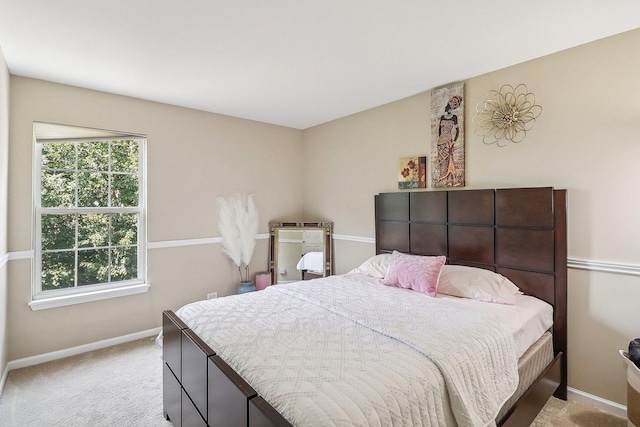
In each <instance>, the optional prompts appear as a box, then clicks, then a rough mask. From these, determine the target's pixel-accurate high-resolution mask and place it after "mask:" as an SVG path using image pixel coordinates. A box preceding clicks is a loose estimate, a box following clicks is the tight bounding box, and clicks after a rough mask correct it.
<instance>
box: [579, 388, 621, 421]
mask: <svg viewBox="0 0 640 427" xmlns="http://www.w3.org/2000/svg"><path fill="white" fill-rule="evenodd" d="M567 399H568V400H574V401H576V402H580V403H584V404H586V405H591V406H594V407H596V408H598V409H601V410H603V411H605V412H608V413H610V414H613V415H616V416H618V417H621V418H627V407H626V406H624V405H621V404H619V403H616V402H612V401H611V400H607V399H603V398H601V397H598V396H595V395H593V394H589V393H585V392H584V391H581V390H576V389H575V388H571V387H567Z"/></svg>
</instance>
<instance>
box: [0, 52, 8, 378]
mask: <svg viewBox="0 0 640 427" xmlns="http://www.w3.org/2000/svg"><path fill="white" fill-rule="evenodd" d="M8 150H9V70H8V69H7V64H6V62H5V60H4V55H3V53H2V48H0V378H1V377H2V375H3V373H4V370H5V367H6V366H7V362H8V354H9V353H8V343H7V333H8V326H7V264H6V262H3V261H2V260H4V259H6V256H7V255H8V254H7V185H8V178H9V176H8V167H9V160H8V154H9V152H8ZM0 387H2V384H0Z"/></svg>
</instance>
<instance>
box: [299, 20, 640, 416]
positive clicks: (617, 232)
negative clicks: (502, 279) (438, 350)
mask: <svg viewBox="0 0 640 427" xmlns="http://www.w3.org/2000/svg"><path fill="white" fill-rule="evenodd" d="M638 46H640V30H635V31H632V32H629V33H625V34H621V35H618V36H615V37H611V38H608V39H604V40H601V41H598V42H595V43H591V44H588V45H584V46H581V47H578V48H574V49H571V50H567V51H564V52H560V53H558V54H554V55H551V56H548V57H544V58H540V59H537V60H534V61H530V62H527V63H524V64H521V65H518V66H514V67H510V68H507V69H504V70H500V71H496V72H493V73H490V74H486V75H482V76H478V77H476V78H473V79H470V80H467V81H466V82H465V117H466V119H467V120H466V129H465V130H466V177H467V187H468V188H494V187H516V186H555V187H556V188H566V189H568V194H569V196H568V197H569V220H568V221H569V225H568V227H569V242H568V243H569V258H572V259H579V260H587V261H601V262H609V263H619V264H630V265H635V266H640V257H639V254H640V227H638V226H636V223H637V218H640V197H638V191H639V187H640V168H638V167H637V162H638V159H639V158H640V96H639V94H640V78H638V75H640V54H639V50H638ZM520 83H524V84H526V85H527V86H528V87H529V90H530V91H531V92H533V93H534V94H535V96H536V100H537V103H538V104H540V105H542V115H541V116H540V118H539V119H538V121H537V123H536V125H535V127H534V128H533V130H532V131H531V132H530V133H529V134H528V135H527V137H526V139H525V140H524V142H522V143H520V144H511V145H509V146H507V147H504V148H498V147H497V146H495V145H485V144H483V142H482V140H481V138H479V137H478V136H476V135H475V134H474V132H473V130H474V127H473V124H472V121H471V118H472V117H473V115H474V113H475V106H476V104H477V103H479V102H483V101H484V99H485V96H486V94H487V93H488V92H489V91H490V90H495V89H499V88H500V86H502V85H503V84H511V85H514V86H515V85H517V84H520ZM429 114H430V93H423V94H419V95H416V96H413V97H411V98H407V99H404V100H401V101H398V102H394V103H391V104H388V105H383V106H380V107H378V108H374V109H372V110H368V111H364V112H362V113H359V114H355V115H353V116H349V117H345V118H342V119H339V120H335V121H333V122H330V123H326V124H324V125H320V126H317V127H314V128H311V129H307V130H305V132H304V163H305V176H304V178H305V192H304V195H305V196H304V197H305V200H304V211H305V217H307V218H326V219H328V220H331V221H334V224H335V233H336V234H341V235H347V236H358V237H368V238H372V237H373V236H374V216H373V195H374V194H376V193H379V192H384V191H397V184H396V174H397V161H398V158H400V157H407V156H414V155H429V154H430V143H431V138H430V128H429ZM429 167H430V166H429ZM374 250H375V249H374V245H373V244H370V243H360V242H352V241H346V240H344V239H343V240H336V241H335V257H336V272H337V273H344V272H346V271H347V270H348V269H350V268H353V267H354V266H356V265H357V263H358V262H360V261H361V260H363V259H366V258H367V257H368V256H370V255H373V253H374ZM639 302H640V278H639V277H638V276H625V275H620V274H611V273H601V272H594V271H581V270H570V272H569V319H568V321H569V386H570V387H573V388H576V389H578V390H582V391H584V392H587V393H590V394H594V395H597V396H600V397H602V398H605V399H608V400H612V401H615V402H619V403H623V404H624V403H625V393H626V388H625V387H626V386H625V371H624V369H623V367H622V362H621V359H620V356H619V355H618V353H617V350H618V349H622V348H626V347H627V346H628V343H629V341H630V340H631V339H633V338H635V337H638V336H640V310H639V309H638V303H639Z"/></svg>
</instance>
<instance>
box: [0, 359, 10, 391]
mask: <svg viewBox="0 0 640 427" xmlns="http://www.w3.org/2000/svg"><path fill="white" fill-rule="evenodd" d="M8 375H9V366H8V365H7V366H5V368H4V372H3V373H2V378H1V379H0V397H2V391H3V390H4V385H5V384H6V382H7V376H8Z"/></svg>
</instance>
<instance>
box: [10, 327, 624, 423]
mask: <svg viewBox="0 0 640 427" xmlns="http://www.w3.org/2000/svg"><path fill="white" fill-rule="evenodd" d="M160 357H161V350H160V349H159V348H158V347H157V346H156V345H155V342H154V341H153V339H143V340H138V341H134V342H131V343H127V344H122V345H118V346H114V347H109V348H106V349H102V350H97V351H92V352H89V353H85V354H81V355H78V356H73V357H68V358H66V359H61V360H56V361H53V362H48V363H43V364H41V365H37V366H31V367H28V368H23V369H16V370H14V371H11V372H9V376H8V378H7V383H6V384H5V388H4V392H3V394H2V397H1V398H0V426H3V427H22V426H37V427H41V426H42V427H45V426H46V427H49V426H79V427H89V426H91V427H94V426H118V427H120V426H127V427H128V426H140V427H166V426H171V423H169V422H167V421H165V419H164V418H163V416H162V360H161V358H160ZM532 425H533V426H534V427H569V426H580V427H614V426H615V427H617V426H620V427H624V426H626V425H627V422H626V420H624V419H622V418H618V417H615V416H613V415H610V414H607V413H605V412H602V411H600V410H598V409H596V408H592V407H590V406H587V405H584V404H581V403H578V402H563V401H561V400H557V399H553V398H552V399H551V400H550V401H549V403H547V405H546V406H545V408H544V409H543V411H542V412H541V413H540V414H539V415H538V418H536V420H535V421H534V423H533V424H532Z"/></svg>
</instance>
